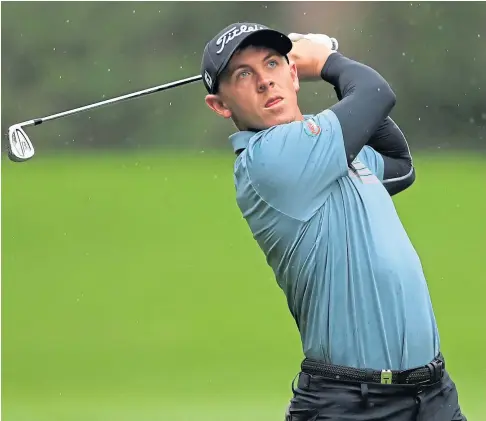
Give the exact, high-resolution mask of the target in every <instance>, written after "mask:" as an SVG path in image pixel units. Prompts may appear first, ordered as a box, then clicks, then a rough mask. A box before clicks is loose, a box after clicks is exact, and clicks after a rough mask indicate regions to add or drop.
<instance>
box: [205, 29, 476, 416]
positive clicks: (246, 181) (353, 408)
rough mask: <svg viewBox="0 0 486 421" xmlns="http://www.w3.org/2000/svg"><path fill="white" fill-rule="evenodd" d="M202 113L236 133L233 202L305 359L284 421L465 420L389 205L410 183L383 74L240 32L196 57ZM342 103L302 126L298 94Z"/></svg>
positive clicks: (325, 40)
mask: <svg viewBox="0 0 486 421" xmlns="http://www.w3.org/2000/svg"><path fill="white" fill-rule="evenodd" d="M201 72H202V73H201V74H202V77H203V80H204V84H205V87H206V89H207V91H208V95H207V96H206V98H205V101H206V104H207V105H208V106H209V107H210V108H211V109H212V110H213V111H214V112H215V113H216V114H218V115H219V116H221V117H224V118H227V119H231V120H232V122H233V123H234V125H235V126H236V128H237V130H238V131H237V133H235V134H233V135H232V136H231V137H230V141H231V143H232V146H233V148H234V151H235V153H236V155H237V157H236V161H235V165H234V181H235V188H236V201H237V204H238V206H239V208H240V210H241V212H242V215H243V217H244V218H245V220H246V222H247V223H248V225H249V228H250V229H251V232H252V233H253V236H254V238H255V240H256V241H257V243H258V245H259V246H260V248H261V250H262V251H263V253H264V255H265V258H266V260H267V262H268V264H269V265H270V266H271V268H272V269H273V271H274V274H275V277H276V280H277V282H278V284H279V286H280V288H281V289H282V290H283V292H284V293H285V295H286V298H287V302H288V307H289V309H290V312H291V313H292V316H293V317H294V319H295V322H296V324H297V327H298V329H299V332H300V335H301V339H302V346H303V352H304V356H305V358H304V360H303V361H302V364H301V370H300V372H299V373H298V375H297V377H296V379H295V380H294V382H293V383H292V391H293V396H292V399H291V401H290V405H289V407H288V409H287V413H286V415H285V416H286V419H287V420H291V421H304V420H343V421H344V420H362V421H364V420H382V421H384V420H394V421H411V420H417V419H419V420H423V421H429V420H437V421H439V420H440V421H452V420H466V418H465V417H464V415H462V414H461V410H460V407H459V403H458V395H457V391H456V387H455V384H454V383H453V381H452V380H451V378H450V377H449V375H448V373H447V371H446V368H445V362H444V357H443V355H442V354H441V350H440V343H439V334H438V331H437V324H436V320H435V317H434V312H433V308H432V304H431V300H430V296H429V292H428V288H427V282H426V279H425V276H424V273H423V270H422V266H421V262H420V259H419V257H418V255H417V252H416V251H415V249H414V247H413V245H412V244H411V242H410V239H409V237H408V236H407V233H406V231H405V230H404V228H403V226H402V223H401V222H400V219H399V217H398V215H397V212H396V210H395V207H394V204H393V201H392V199H391V196H392V195H394V194H397V193H399V192H401V191H403V190H404V189H406V188H407V187H409V186H410V185H411V184H412V183H413V181H414V179H415V172H414V168H413V165H412V158H411V156H410V152H409V148H408V146H407V142H406V140H405V138H404V136H403V134H402V132H401V131H400V129H399V128H398V127H397V125H396V124H395V123H394V122H393V121H392V120H391V119H390V118H389V117H388V116H389V114H390V112H391V110H392V109H393V107H394V105H395V100H396V98H395V94H394V93H393V91H392V90H391V88H390V86H389V85H388V83H387V82H386V81H385V80H384V79H383V77H382V76H380V74H378V73H377V72H376V71H375V70H373V69H371V68H370V67H368V66H365V65H363V64H360V63H358V62H356V61H353V60H351V59H349V58H346V57H344V56H343V55H342V54H340V53H339V52H336V51H334V50H333V49H332V40H331V39H330V38H329V37H327V36H326V35H318V34H308V35H305V36H304V35H299V34H291V35H289V36H286V35H284V34H282V33H280V32H277V31H275V30H271V29H269V28H267V27H265V26H263V25H260V24H257V23H235V24H232V25H229V26H228V27H226V28H224V29H223V30H221V31H220V32H219V33H218V34H217V35H216V36H215V37H214V38H213V39H212V40H211V41H209V42H208V44H207V45H206V47H205V49H204V53H203V59H202V69H201ZM305 80H309V81H310V80H315V81H318V80H324V81H326V82H328V83H330V84H331V85H332V86H333V87H334V89H335V91H336V93H337V95H338V99H339V101H338V102H337V103H336V104H335V105H333V106H332V107H330V108H329V109H325V110H322V111H320V112H319V113H317V114H315V115H303V114H302V112H301V110H300V108H299V104H298V99H297V93H298V91H299V85H300V82H301V81H305Z"/></svg>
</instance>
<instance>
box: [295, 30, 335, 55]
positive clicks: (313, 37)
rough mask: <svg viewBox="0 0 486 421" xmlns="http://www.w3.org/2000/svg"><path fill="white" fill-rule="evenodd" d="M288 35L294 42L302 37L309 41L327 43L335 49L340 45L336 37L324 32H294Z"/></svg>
mask: <svg viewBox="0 0 486 421" xmlns="http://www.w3.org/2000/svg"><path fill="white" fill-rule="evenodd" d="M288 37H289V38H290V40H291V41H292V42H296V41H299V40H301V39H308V40H309V41H312V42H316V43H318V44H325V45H327V46H328V47H329V48H330V49H331V50H333V51H337V49H338V47H339V44H338V41H337V39H336V38H331V37H328V36H327V35H324V34H297V33H294V32H292V33H290V34H289V35H288Z"/></svg>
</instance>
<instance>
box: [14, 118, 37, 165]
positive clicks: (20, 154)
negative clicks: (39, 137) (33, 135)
mask: <svg viewBox="0 0 486 421" xmlns="http://www.w3.org/2000/svg"><path fill="white" fill-rule="evenodd" d="M8 143H9V145H8V146H9V147H8V157H9V159H10V160H12V161H14V162H24V161H27V160H28V159H30V158H32V157H33V156H34V146H32V142H31V141H30V139H29V137H28V136H27V133H25V132H24V129H22V127H21V126H19V125H13V126H11V127H9V129H8Z"/></svg>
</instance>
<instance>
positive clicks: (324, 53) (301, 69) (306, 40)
mask: <svg viewBox="0 0 486 421" xmlns="http://www.w3.org/2000/svg"><path fill="white" fill-rule="evenodd" d="M288 36H289V38H290V40H291V41H292V42H293V44H294V46H293V48H292V51H290V53H289V59H290V60H291V61H293V62H294V63H295V64H296V65H297V75H298V76H299V79H300V80H320V79H321V70H322V68H323V67H324V64H325V63H326V61H327V58H328V57H329V56H330V55H331V54H332V53H335V52H336V50H337V49H338V42H337V40H336V39H335V38H330V37H328V36H327V35H324V34H305V35H304V34H296V33H291V34H289V35H288Z"/></svg>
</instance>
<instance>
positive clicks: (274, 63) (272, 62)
mask: <svg viewBox="0 0 486 421" xmlns="http://www.w3.org/2000/svg"><path fill="white" fill-rule="evenodd" d="M277 64H278V63H277V60H270V61H269V62H268V65H269V66H270V67H276V66H277Z"/></svg>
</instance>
